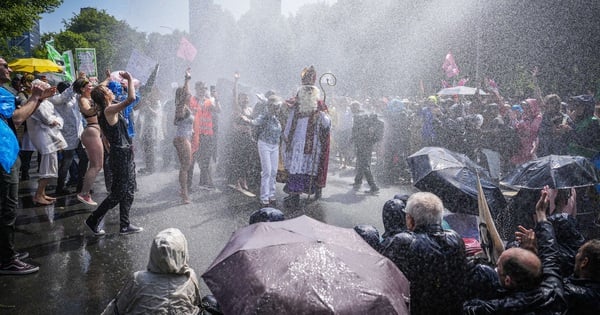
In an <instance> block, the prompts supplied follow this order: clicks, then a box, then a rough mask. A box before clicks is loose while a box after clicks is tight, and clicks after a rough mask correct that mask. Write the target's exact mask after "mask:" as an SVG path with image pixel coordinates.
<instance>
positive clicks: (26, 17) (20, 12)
mask: <svg viewBox="0 0 600 315" xmlns="http://www.w3.org/2000/svg"><path fill="white" fill-rule="evenodd" d="M62 3H63V0H3V1H2V5H1V8H0V34H1V36H2V37H1V38H0V55H1V56H4V57H5V58H7V59H12V58H11V57H12V56H19V55H22V54H23V53H24V52H23V50H22V49H20V48H18V47H13V48H8V41H9V39H11V38H13V37H18V36H21V35H23V33H25V32H27V31H29V30H31V28H33V26H34V25H35V23H36V21H37V20H39V19H40V16H41V15H42V14H43V13H49V12H52V11H54V9H56V8H57V7H59V6H60V5H61V4H62Z"/></svg>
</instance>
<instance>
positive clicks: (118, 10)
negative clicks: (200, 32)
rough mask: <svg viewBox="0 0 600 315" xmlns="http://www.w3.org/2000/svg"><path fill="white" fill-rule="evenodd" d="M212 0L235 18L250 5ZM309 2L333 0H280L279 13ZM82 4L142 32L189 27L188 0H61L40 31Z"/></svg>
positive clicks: (53, 27) (57, 26)
mask: <svg viewBox="0 0 600 315" xmlns="http://www.w3.org/2000/svg"><path fill="white" fill-rule="evenodd" d="M213 1H214V3H215V4H219V5H221V6H222V7H223V8H224V9H226V10H229V11H231V13H233V15H234V16H235V17H236V18H238V17H240V16H241V15H242V14H243V13H245V12H246V11H248V8H249V7H250V0H213ZM312 2H325V3H333V2H335V0H282V11H283V12H282V13H283V14H284V15H288V14H293V13H295V12H296V10H297V9H298V8H299V7H300V6H302V5H304V4H306V3H312ZM83 7H93V8H97V9H103V10H106V12H107V13H108V14H110V15H113V16H114V17H116V18H117V19H118V20H125V21H126V22H127V23H128V24H129V25H131V26H132V27H133V28H135V29H137V30H138V31H141V32H147V33H149V32H159V33H163V34H164V33H170V32H171V29H179V30H182V31H188V30H189V29H188V25H189V19H188V14H187V11H188V0H64V2H63V4H62V6H60V7H59V8H58V9H56V10H55V11H54V12H52V13H50V14H44V15H42V20H41V21H40V29H41V32H42V33H48V32H59V31H60V30H62V29H64V25H63V23H62V21H63V20H69V19H71V18H72V17H73V16H74V15H76V14H79V9H80V8H83Z"/></svg>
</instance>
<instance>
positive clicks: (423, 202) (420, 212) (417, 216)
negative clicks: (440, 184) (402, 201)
mask: <svg viewBox="0 0 600 315" xmlns="http://www.w3.org/2000/svg"><path fill="white" fill-rule="evenodd" d="M405 211H406V213H407V214H408V215H410V216H411V217H412V218H413V219H414V220H415V226H423V225H430V224H442V216H443V214H444V204H443V203H442V200H441V199H440V198H439V197H438V196H436V195H434V194H432V193H430V192H417V193H414V194H412V195H411V196H410V197H409V198H408V200H407V201H406V209H405Z"/></svg>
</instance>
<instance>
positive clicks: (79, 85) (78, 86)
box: [73, 78, 90, 94]
mask: <svg viewBox="0 0 600 315" xmlns="http://www.w3.org/2000/svg"><path fill="white" fill-rule="evenodd" d="M89 83H90V81H88V79H86V78H79V79H77V80H75V82H73V91H75V93H77V94H81V92H83V88H84V87H85V86H86V85H88V84H89Z"/></svg>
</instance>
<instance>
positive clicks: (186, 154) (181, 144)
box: [173, 137, 192, 203]
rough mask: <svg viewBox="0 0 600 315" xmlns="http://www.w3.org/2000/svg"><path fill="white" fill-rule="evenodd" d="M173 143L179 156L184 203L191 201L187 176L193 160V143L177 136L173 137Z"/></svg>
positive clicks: (180, 181) (180, 184)
mask: <svg viewBox="0 0 600 315" xmlns="http://www.w3.org/2000/svg"><path fill="white" fill-rule="evenodd" d="M173 145H174V146H175V149H176V150H177V156H178V157H179V165H180V166H179V186H180V187H181V198H182V200H183V203H190V198H189V196H188V186H187V177H188V170H189V168H190V164H191V161H192V145H191V143H190V140H189V139H187V138H184V137H176V138H175V139H173Z"/></svg>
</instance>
